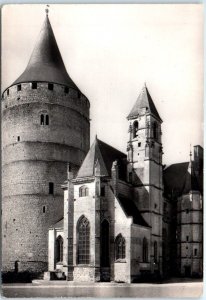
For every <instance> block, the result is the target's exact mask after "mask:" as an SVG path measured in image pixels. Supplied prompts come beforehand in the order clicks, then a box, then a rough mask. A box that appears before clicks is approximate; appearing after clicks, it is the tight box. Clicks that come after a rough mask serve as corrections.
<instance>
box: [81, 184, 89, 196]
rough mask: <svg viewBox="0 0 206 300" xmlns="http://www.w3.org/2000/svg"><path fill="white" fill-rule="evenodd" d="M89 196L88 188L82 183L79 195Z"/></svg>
mask: <svg viewBox="0 0 206 300" xmlns="http://www.w3.org/2000/svg"><path fill="white" fill-rule="evenodd" d="M86 196H89V188H88V187H87V186H86V185H83V186H81V187H80V188H79V197H86Z"/></svg>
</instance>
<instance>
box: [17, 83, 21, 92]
mask: <svg viewBox="0 0 206 300" xmlns="http://www.w3.org/2000/svg"><path fill="white" fill-rule="evenodd" d="M17 91H18V92H19V91H21V84H18V85H17Z"/></svg>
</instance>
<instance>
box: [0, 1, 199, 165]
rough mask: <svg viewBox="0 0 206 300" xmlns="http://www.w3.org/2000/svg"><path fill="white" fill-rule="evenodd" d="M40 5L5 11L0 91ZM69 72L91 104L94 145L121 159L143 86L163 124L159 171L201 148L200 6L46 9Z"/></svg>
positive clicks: (21, 55)
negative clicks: (103, 144) (116, 153)
mask: <svg viewBox="0 0 206 300" xmlns="http://www.w3.org/2000/svg"><path fill="white" fill-rule="evenodd" d="M45 7H46V6H45V5H32V4H29V5H25V4H24V5H23V4H20V5H7V6H4V7H3V11H2V90H4V89H5V88H6V87H7V86H9V85H11V84H12V83H13V81H14V80H15V79H17V77H18V76H19V75H20V74H21V73H22V72H23V71H24V69H25V67H26V65H27V63H28V60H29V58H30V55H31V52H32V50H33V47H34V45H35V41H36V39H37V38H38V34H39V31H40V29H41V26H42V24H43V21H44V18H45ZM49 19H50V22H51V25H52V28H53V31H54V34H55V37H56V40H57V43H58V46H59V49H60V52H61V54H62V57H63V60H64V63H65V66H66V69H67V71H68V73H69V75H70V77H71V78H72V79H73V81H74V82H75V83H76V85H77V86H78V87H79V88H80V90H81V91H82V93H83V94H85V96H86V97H87V98H88V99H89V101H90V104H91V110H90V116H91V143H92V142H93V140H94V137H95V135H96V134H97V136H98V138H99V139H100V140H103V141H104V142H106V143H108V144H110V145H112V146H113V147H116V148H117V149H119V150H121V151H123V152H126V146H127V141H128V125H129V124H128V121H127V118H126V117H127V115H128V114H129V112H130V110H131V109H132V106H133V105H134V103H135V101H136V100H137V97H138V95H139V94H140V92H141V90H142V87H143V85H144V83H145V82H146V85H147V88H148V90H149V92H150V94H151V96H152V99H153V101H154V103H155V106H156V108H157V110H158V112H159V114H160V117H161V118H162V120H163V124H162V133H163V135H162V143H163V151H164V155H163V163H164V164H166V165H169V164H172V163H176V162H183V161H188V160H189V152H190V144H191V146H192V147H193V146H194V145H201V146H203V87H204V86H203V72H204V69H203V5H202V4H130V5H129V4H113V5H112V4H109V5H106V4H93V5H92V4H91V5H90V4H84V5H83V4H79V5H78V4H75V5H71V4H67V5H55V4H54V5H50V8H49Z"/></svg>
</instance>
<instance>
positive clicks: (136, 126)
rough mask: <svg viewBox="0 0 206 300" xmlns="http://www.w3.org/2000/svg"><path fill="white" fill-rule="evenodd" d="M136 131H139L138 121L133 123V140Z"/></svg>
mask: <svg viewBox="0 0 206 300" xmlns="http://www.w3.org/2000/svg"><path fill="white" fill-rule="evenodd" d="M138 129H139V123H138V121H135V122H134V123H133V139H134V138H136V137H137V132H138Z"/></svg>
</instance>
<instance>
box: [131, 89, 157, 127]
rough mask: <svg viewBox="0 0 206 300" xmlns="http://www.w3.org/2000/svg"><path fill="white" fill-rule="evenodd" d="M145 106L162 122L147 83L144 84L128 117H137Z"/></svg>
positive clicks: (148, 111)
mask: <svg viewBox="0 0 206 300" xmlns="http://www.w3.org/2000/svg"><path fill="white" fill-rule="evenodd" d="M143 108H146V110H147V113H150V114H153V115H154V116H155V117H156V118H157V119H158V120H159V121H160V122H162V120H161V118H160V116H159V114H158V111H157V109H156V107H155V105H154V102H153V100H152V97H151V96H150V93H149V91H148V89H147V87H146V85H144V87H143V89H142V91H141V93H140V95H139V97H138V98H137V101H136V103H135V105H134V106H133V108H132V110H131V112H130V113H129V115H128V117H127V118H128V119H132V118H134V117H137V116H138V115H141V114H142V109H143Z"/></svg>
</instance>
